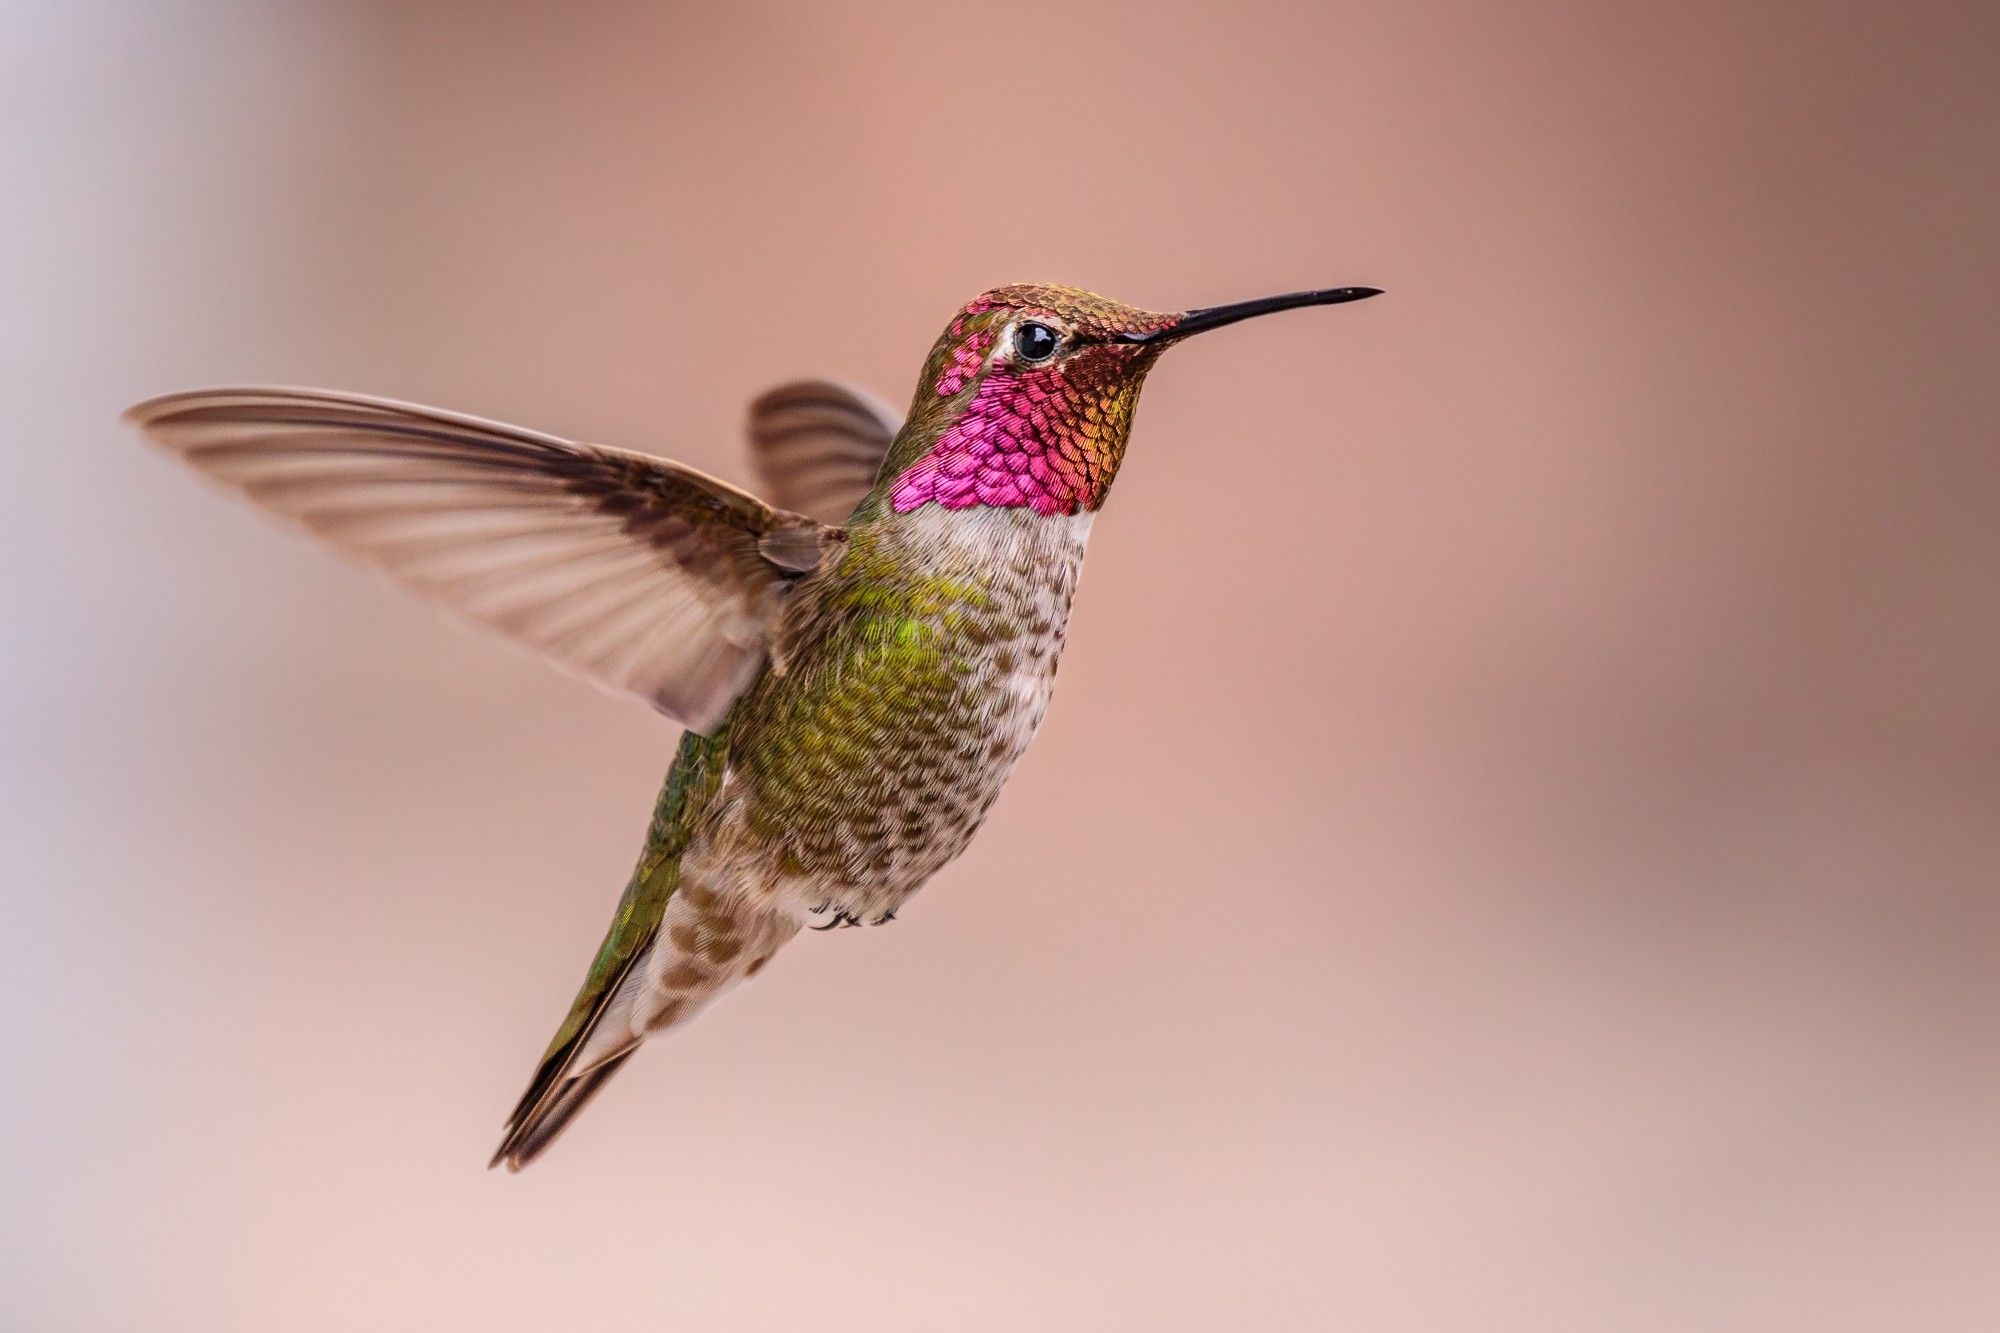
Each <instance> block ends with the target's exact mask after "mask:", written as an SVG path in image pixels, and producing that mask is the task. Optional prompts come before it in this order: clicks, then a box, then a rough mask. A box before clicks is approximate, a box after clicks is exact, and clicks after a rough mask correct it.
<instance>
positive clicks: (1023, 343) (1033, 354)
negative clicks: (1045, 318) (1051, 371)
mask: <svg viewBox="0 0 2000 1333" xmlns="http://www.w3.org/2000/svg"><path fill="white" fill-rule="evenodd" d="M1061 346H1062V338H1061V336H1060V335H1058V334H1057V333H1056V331H1055V330H1054V329H1052V328H1050V327H1049V326H1048V325H1046V324H1037V323H1035V321H1033V320H1029V321H1028V322H1027V323H1026V324H1023V325H1022V326H1021V327H1020V328H1019V329H1018V330H1016V331H1015V333H1014V353H1015V355H1017V356H1019V357H1020V358H1021V359H1022V360H1023V361H1046V360H1048V359H1049V358H1050V357H1052V356H1054V355H1055V354H1056V348H1058V347H1061Z"/></svg>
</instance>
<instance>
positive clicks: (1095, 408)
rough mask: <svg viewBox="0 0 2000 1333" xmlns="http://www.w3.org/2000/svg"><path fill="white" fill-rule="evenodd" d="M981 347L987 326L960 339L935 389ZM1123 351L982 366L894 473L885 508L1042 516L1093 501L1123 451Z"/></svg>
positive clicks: (941, 389) (1126, 382) (961, 382)
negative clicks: (994, 368) (931, 435)
mask: <svg viewBox="0 0 2000 1333" xmlns="http://www.w3.org/2000/svg"><path fill="white" fill-rule="evenodd" d="M982 342H983V344H984V345H980V344H981V343H982ZM990 346H991V337H990V335H986V336H984V337H983V338H982V337H981V336H980V335H975V336H974V337H973V338H972V339H969V340H968V341H967V342H966V343H965V344H964V345H963V346H961V347H960V348H959V349H958V350H957V351H956V352H955V353H954V355H953V359H952V361H951V363H950V364H949V365H947V366H946V367H945V369H944V372H943V373H942V374H941V375H940V376H939V377H938V381H937V384H936V385H935V386H934V388H935V389H936V391H937V393H938V394H939V395H940V396H943V397H949V396H950V395H952V394H955V393H958V392H960V391H961V390H963V389H964V387H965V386H966V384H967V383H969V382H970V381H971V379H972V377H973V376H975V375H977V374H978V373H979V366H980V362H981V360H982V358H983V357H984V354H985V352H986V350H987V349H988V348H989V347H990ZM1134 350H1136V349H1134ZM1128 355H1129V353H1127V352H1126V351H1125V350H1124V349H1113V348H1108V347H1106V348H1092V349H1089V350H1087V351H1085V352H1083V353H1081V354H1079V355H1078V356H1076V357H1074V358H1072V359H1071V360H1070V361H1069V362H1068V363H1067V364H1062V365H1053V366H1048V367H1046V368H1044V369H1040V370H1030V371H1024V372H1017V373H1014V374H999V373H995V374H989V375H988V376H987V377H986V379H985V380H984V381H983V382H982V383H981V384H980V385H979V388H978V391H977V392H975V393H974V394H973V396H972V401H971V402H970V403H968V404H966V406H965V408H964V410H963V411H961V412H960V413H959V414H958V417H957V418H956V419H955V420H954V421H953V422H952V423H951V425H950V426H949V427H947V428H946V430H945V432H944V433H943V434H942V435H941V436H939V437H938V441H937V443H936V444H935V445H934V446H933V447H932V449H931V452H930V453H928V454H926V455H925V456H924V457H922V458H920V459H918V460H917V462H916V463H915V464H913V465H912V466H911V467H910V469H909V470H908V471H906V472H905V473H903V475H902V476H901V477H899V478H897V479H896V484H895V486H894V487H893V488H892V489H891V491H890V492H889V503H890V505H891V507H892V508H894V509H895V511H896V512H897V513H899V514H907V513H908V512H910V511H911V510H912V509H916V508H919V507H921V506H923V505H927V504H939V505H943V506H944V507H945V508H946V509H970V508H971V507H973V506H974V505H987V506H990V507H992V508H995V509H1020V508H1029V509H1033V510H1034V511H1035V512H1036V513H1038V514H1045V515H1057V514H1076V513H1081V512H1083V511H1084V510H1088V509H1095V508H1097V506H1098V505H1099V504H1101V503H1102V502H1103V499H1104V491H1105V489H1106V487H1108V486H1109V485H1110V484H1111V476H1112V474H1113V473H1114V472H1116V471H1117V468H1118V455H1119V454H1122V453H1123V444H1124V441H1123V438H1122V437H1123V433H1124V429H1125V421H1124V420H1123V419H1121V418H1122V417H1123V416H1124V412H1123V411H1121V410H1120V409H1121V408H1122V407H1127V406H1129V396H1130V395H1131V394H1132V393H1134V392H1135V391H1136V389H1137V387H1138V386H1137V384H1136V383H1134V382H1132V371H1131V368H1130V367H1129V366H1128V365H1127V364H1126V357H1127V356H1128Z"/></svg>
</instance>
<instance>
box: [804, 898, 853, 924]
mask: <svg viewBox="0 0 2000 1333" xmlns="http://www.w3.org/2000/svg"><path fill="white" fill-rule="evenodd" d="M829 912H832V913H833V919H832V920H830V921H828V922H827V923H826V924H825V925H822V926H808V927H806V929H808V930H846V929H848V928H849V927H852V926H858V925H860V924H861V918H860V917H858V916H856V915H855V914H854V913H852V912H850V911H848V910H847V909H845V908H840V909H838V910H836V909H835V908H834V905H833V900H832V899H831V898H829V899H827V900H826V901H825V902H823V903H821V904H820V905H819V906H817V907H815V908H813V909H812V914H813V915H814V916H825V915H826V914H827V913H829Z"/></svg>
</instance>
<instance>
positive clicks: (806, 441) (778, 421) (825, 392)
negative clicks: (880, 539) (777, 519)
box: [750, 380, 903, 523]
mask: <svg viewBox="0 0 2000 1333" xmlns="http://www.w3.org/2000/svg"><path fill="white" fill-rule="evenodd" d="M902 426H903V420H902V418H901V417H899V416H897V415H896V414H895V413H894V412H892V411H890V410H889V408H887V407H885V406H884V405H883V404H882V403H880V402H878V401H876V399H875V398H874V397H872V396H871V395H869V394H865V393H863V392H861V391H860V390H859V389H850V388H848V387H847V386H846V385H844V384H834V383H831V382H829V381H827V380H799V381H797V382H795V383H792V384H781V385H779V386H778V387H777V388H775V389H773V390H771V391H770V392H769V393H767V394H765V395H764V396H763V397H761V398H759V399H758V400H757V401H756V402H754V403H752V404H750V457H751V461H752V462H754V463H755V464H756V467H757V475H758V477H759V478H760V479H761V480H762V481H763V483H764V489H765V491H766V492H767V493H768V494H769V495H770V496H771V498H772V500H773V501H774V502H775V503H777V504H779V505H782V506H783V507H785V508H786V509H791V510H796V511H797V512H799V513H801V514H810V515H812V516H813V517H814V518H816V519H818V520H819V521H820V522H822V523H845V522H846V521H847V516H848V515H849V514H851V513H853V512H854V507H855V506H856V505H858V504H860V503H861V500H862V497H863V496H865V495H867V494H868V492H869V490H870V488H872V487H873V486H874V485H875V474H876V473H877V472H879V471H880V470H881V468H882V459H883V458H884V457H885V456H887V454H888V452H889V443H890V441H892V440H894V439H895V438H896V432H897V431H898V430H901V429H902Z"/></svg>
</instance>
